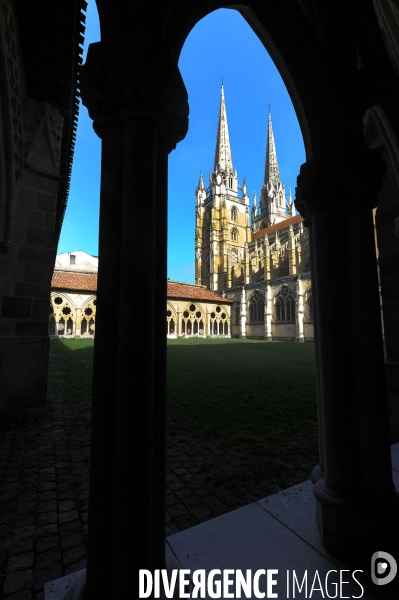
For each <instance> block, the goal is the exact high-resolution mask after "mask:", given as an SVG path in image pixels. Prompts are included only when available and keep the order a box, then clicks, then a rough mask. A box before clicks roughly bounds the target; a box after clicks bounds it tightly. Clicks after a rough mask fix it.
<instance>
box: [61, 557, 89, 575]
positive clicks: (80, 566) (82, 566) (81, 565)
mask: <svg viewBox="0 0 399 600" xmlns="http://www.w3.org/2000/svg"><path fill="white" fill-rule="evenodd" d="M85 568H86V560H81V561H79V562H78V563H74V564H73V565H70V566H69V567H66V569H65V575H70V574H71V573H76V572H77V571H81V570H82V569H85Z"/></svg>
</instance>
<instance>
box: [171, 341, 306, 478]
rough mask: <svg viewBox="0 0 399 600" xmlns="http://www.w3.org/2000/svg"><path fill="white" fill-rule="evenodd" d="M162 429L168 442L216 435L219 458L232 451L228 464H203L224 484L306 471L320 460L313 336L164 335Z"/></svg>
mask: <svg viewBox="0 0 399 600" xmlns="http://www.w3.org/2000/svg"><path fill="white" fill-rule="evenodd" d="M168 435H169V444H170V445H173V444H174V443H176V442H177V441H180V442H181V441H184V442H186V443H187V442H188V443H189V444H190V443H195V444H196V446H197V448H198V443H202V444H207V443H208V444H211V445H213V446H214V445H215V443H216V445H217V447H218V448H221V449H222V450H223V454H224V457H225V458H224V459H221V460H222V462H226V456H231V454H234V457H235V461H233V463H236V466H235V467H234V468H233V467H231V468H230V469H223V468H221V467H222V464H221V460H219V461H216V462H215V461H213V463H212V464H205V465H204V469H205V470H206V469H208V470H210V472H211V477H210V481H209V482H210V484H212V473H214V476H213V479H214V481H213V484H218V483H222V484H223V485H228V484H229V483H237V481H239V482H240V484H241V485H249V484H250V483H253V482H254V481H257V482H260V481H266V480H267V481H268V482H274V483H277V485H278V486H279V487H287V486H288V485H293V484H294V483H298V482H299V481H302V480H303V479H305V478H308V477H309V475H310V471H311V469H312V467H313V466H314V465H315V464H317V462H318V446H317V414H316V386H315V375H314V346H313V344H295V343H287V342H264V341H262V340H241V339H231V340H229V339H227V340H206V339H205V340H204V339H188V340H187V339H185V340H169V341H168ZM227 460H228V459H227ZM208 462H209V461H208ZM208 479H209V477H208ZM210 487H211V486H210Z"/></svg>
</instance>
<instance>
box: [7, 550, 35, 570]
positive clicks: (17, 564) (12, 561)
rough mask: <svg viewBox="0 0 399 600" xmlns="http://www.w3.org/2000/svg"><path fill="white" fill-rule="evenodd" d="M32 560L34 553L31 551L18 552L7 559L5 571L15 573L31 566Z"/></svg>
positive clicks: (33, 560)
mask: <svg viewBox="0 0 399 600" xmlns="http://www.w3.org/2000/svg"><path fill="white" fill-rule="evenodd" d="M34 562H35V555H34V554H33V552H27V553H26V554H18V556H13V557H12V558H9V560H8V564H7V573H15V571H22V570H24V569H29V567H32V566H33V563H34Z"/></svg>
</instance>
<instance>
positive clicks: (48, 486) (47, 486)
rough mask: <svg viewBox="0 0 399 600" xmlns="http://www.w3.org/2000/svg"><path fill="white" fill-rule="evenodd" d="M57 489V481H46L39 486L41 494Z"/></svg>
mask: <svg viewBox="0 0 399 600" xmlns="http://www.w3.org/2000/svg"><path fill="white" fill-rule="evenodd" d="M55 488H56V483H55V481H44V482H43V483H41V484H40V485H39V490H40V492H43V491H49V490H55Z"/></svg>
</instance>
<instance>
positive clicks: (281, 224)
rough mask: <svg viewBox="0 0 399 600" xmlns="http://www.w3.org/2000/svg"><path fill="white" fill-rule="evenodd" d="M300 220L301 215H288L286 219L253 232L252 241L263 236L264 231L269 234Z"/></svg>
mask: <svg viewBox="0 0 399 600" xmlns="http://www.w3.org/2000/svg"><path fill="white" fill-rule="evenodd" d="M301 221H303V217H301V215H295V217H289V218H288V219H284V221H280V222H279V223H275V224H274V225H270V227H265V229H260V230H259V231H257V232H256V233H253V234H252V241H253V240H259V239H260V238H264V237H265V234H266V233H267V234H268V235H270V234H271V233H274V232H275V231H280V229H288V227H289V226H290V225H295V224H296V223H300V222H301Z"/></svg>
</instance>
